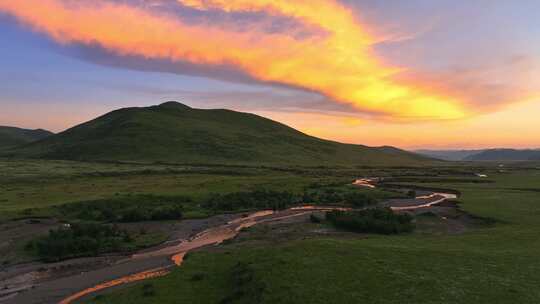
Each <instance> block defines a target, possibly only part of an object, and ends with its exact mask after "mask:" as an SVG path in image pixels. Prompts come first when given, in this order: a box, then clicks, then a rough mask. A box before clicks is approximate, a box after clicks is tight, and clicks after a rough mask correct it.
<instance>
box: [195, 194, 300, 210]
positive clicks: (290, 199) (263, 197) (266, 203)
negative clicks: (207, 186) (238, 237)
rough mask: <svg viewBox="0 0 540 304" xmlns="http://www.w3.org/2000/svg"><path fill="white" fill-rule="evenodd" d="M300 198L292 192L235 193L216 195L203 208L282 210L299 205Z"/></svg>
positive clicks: (204, 203)
mask: <svg viewBox="0 0 540 304" xmlns="http://www.w3.org/2000/svg"><path fill="white" fill-rule="evenodd" d="M300 201H301V199H300V197H298V196H296V195H294V194H292V193H290V192H286V191H284V192H278V191H267V190H256V191H251V192H233V193H229V194H225V195H220V194H216V195H213V196H211V197H210V198H208V199H207V200H206V201H205V202H203V204H202V207H203V208H206V209H211V210H216V211H237V210H247V209H273V210H282V209H285V208H287V207H289V206H291V205H294V204H298V203H299V202H300Z"/></svg>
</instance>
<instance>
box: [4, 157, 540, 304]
mask: <svg viewBox="0 0 540 304" xmlns="http://www.w3.org/2000/svg"><path fill="white" fill-rule="evenodd" d="M8 165H9V164H4V166H8ZM35 166H38V167H41V168H43V166H48V167H50V166H53V167H54V166H56V167H57V168H61V170H59V172H63V173H59V174H58V175H57V176H54V178H49V179H46V178H44V177H43V175H40V174H36V173H35V172H37V171H36V170H29V171H31V172H34V174H36V175H35V176H31V175H30V174H28V173H26V174H24V173H23V172H21V171H20V170H21V169H20V168H19V169H15V168H12V169H11V170H13V171H12V172H11V173H10V174H9V175H8V174H5V175H3V176H0V178H2V179H3V180H4V181H7V183H4V184H3V185H4V186H3V187H5V188H6V189H10V191H7V192H5V191H4V192H2V194H0V201H3V203H0V208H3V210H5V211H7V212H4V213H3V215H4V216H5V220H4V223H3V224H2V225H3V227H7V226H6V225H15V227H18V228H13V229H19V230H17V231H19V232H18V233H20V234H21V235H24V233H27V232H25V231H26V230H25V229H26V228H24V227H25V226H24V225H22V226H21V225H17V223H19V222H21V221H23V223H27V222H24V221H28V219H25V220H18V221H13V220H12V219H14V218H21V217H23V218H24V217H27V214H26V215H25V213H28V212H31V213H32V214H34V215H36V216H37V215H39V216H46V217H47V218H49V217H52V218H58V217H57V213H56V212H57V211H55V210H56V209H55V208H54V207H51V206H54V205H57V204H66V203H70V202H77V201H81V200H85V199H89V198H95V197H96V196H104V197H106V196H108V195H112V196H114V195H115V193H116V192H123V191H130V190H126V189H127V188H126V187H129V188H130V189H131V187H133V188H135V189H137V191H141V192H145V193H147V192H151V193H152V192H153V193H168V194H175V195H176V194H186V193H187V194H189V195H192V196H194V197H197V196H199V197H204V196H205V195H206V194H208V193H209V192H214V191H215V192H232V191H238V190H241V189H242V188H245V187H251V188H257V187H265V188H271V189H289V190H291V191H301V189H304V188H305V187H307V186H308V185H309V184H312V183H314V182H319V183H321V182H322V183H331V182H338V183H340V182H343V181H347V180H351V179H353V178H355V177H358V176H385V177H387V178H388V180H389V183H390V181H391V184H393V185H396V184H400V185H407V186H409V187H411V186H421V187H431V188H442V189H455V190H458V191H459V192H460V193H461V196H460V198H459V209H456V208H454V206H452V205H451V204H450V205H448V204H446V205H445V204H443V205H442V206H441V205H439V206H435V207H432V208H431V209H430V210H429V211H427V212H422V213H423V214H422V215H417V216H416V221H417V223H416V224H417V231H416V232H414V233H411V234H405V235H398V236H383V235H374V234H356V233H351V232H344V231H340V230H336V229H335V228H333V227H331V226H330V225H329V224H328V223H325V222H324V221H323V222H321V223H314V222H312V221H310V219H309V215H305V216H303V217H296V218H294V220H293V219H291V220H287V221H281V222H271V223H266V224H261V225H258V226H254V227H251V228H249V229H247V230H243V231H242V232H241V233H240V234H239V235H238V236H237V237H236V238H235V239H234V240H232V241H227V242H225V243H224V244H222V245H220V246H217V247H216V246H212V247H205V248H202V249H200V250H197V251H196V252H192V253H190V254H189V255H188V257H187V258H186V260H185V261H184V263H183V265H182V267H179V268H175V269H173V271H172V273H170V274H169V275H167V276H164V277H161V278H156V279H151V280H147V281H142V282H140V283H136V284H134V285H133V286H124V287H123V288H119V289H111V290H107V291H106V292H105V293H103V294H99V295H97V296H96V295H92V296H91V297H88V298H86V299H85V301H86V302H89V303H120V304H121V303H130V304H134V303H350V302H364V303H538V302H540V291H538V289H537V288H536V287H537V286H538V285H539V284H540V275H538V273H540V262H539V261H538V259H537V256H538V255H539V254H540V238H538V233H540V224H539V223H540V222H539V221H538V220H537V216H538V214H540V205H539V202H540V189H539V188H538V187H539V185H540V170H537V169H534V168H531V169H528V168H524V167H523V166H521V167H515V168H507V169H505V170H501V169H500V168H498V167H490V166H481V167H474V168H472V167H465V166H462V167H452V168H429V169H426V168H357V169H343V168H340V169H320V168H319V169H311V170H305V171H285V172H283V171H278V170H274V169H261V168H258V169H252V168H240V169H230V168H229V169H227V170H232V171H235V174H234V175H231V174H225V173H226V172H225V171H223V172H221V173H216V172H206V173H203V174H201V172H200V170H201V169H200V168H197V170H199V171H197V172H196V173H192V172H189V173H187V172H185V171H181V170H180V169H179V168H176V167H175V168H170V167H163V166H161V167H160V166H157V167H153V166H152V167H151V168H145V169H144V170H147V171H145V173H141V170H140V167H133V166H127V165H126V166H124V165H114V166H113V165H104V164H101V165H90V164H80V163H56V164H51V163H47V164H37V163H36V164H35ZM88 166H90V167H92V169H91V170H89V169H88ZM81 167H84V169H81ZM134 168H138V169H134ZM188 169H189V170H194V169H193V168H188ZM17 170H19V171H17ZM174 170H177V171H174ZM182 170H185V168H182ZM204 170H207V169H204ZM212 170H216V168H213V169H212ZM220 170H224V169H223V168H221V169H220ZM44 171H47V170H44ZM89 171H90V172H93V173H92V174H89ZM126 171H127V172H128V173H122V174H123V176H122V177H121V178H116V179H115V178H111V177H110V176H107V175H118V174H119V173H118V172H126ZM180 171H181V172H180ZM478 171H482V172H483V173H486V174H487V175H488V176H489V177H488V178H487V179H482V178H475V177H474V173H475V172H478ZM15 172H19V174H20V175H17V174H15ZM57 172H58V171H57ZM96 172H97V173H96ZM149 172H150V173H149ZM98 173H99V174H98ZM239 173H240V174H239ZM73 176H77V177H76V178H73ZM67 180H72V182H70V183H67V182H66V181H67ZM116 180H122V181H124V183H119V182H117V181H116ZM150 180H151V181H152V183H153V185H154V186H153V187H152V186H147V187H148V188H145V185H146V183H148V182H149V181H150ZM32 181H33V182H34V184H32ZM86 184H90V185H91V184H94V185H99V186H94V189H96V191H94V192H93V191H90V190H84V189H85V187H84V186H83V185H86ZM121 184H122V185H121ZM77 185H79V186H77ZM139 185H140V186H139ZM202 185H204V186H202ZM62 187H65V188H69V189H71V188H72V187H74V188H78V189H79V191H74V190H73V189H71V190H70V191H68V192H66V193H61V191H58V194H57V195H52V196H47V192H48V191H51V190H53V189H57V188H59V189H61V188H62ZM420 189H421V188H417V191H421V190H420ZM363 191H364V190H363ZM365 191H368V190H367V189H366V190H365ZM372 191H380V190H372ZM53 193H54V190H53ZM21 194H24V195H21ZM377 195H378V196H379V197H386V198H385V199H387V198H389V196H391V195H392V194H385V193H380V192H378V193H377ZM28 196H30V197H33V198H40V197H42V198H44V199H38V200H35V199H34V200H28V199H25V197H28ZM18 206H19V207H18ZM22 206H24V208H23V207H22ZM28 208H32V211H28V210H27V209H28ZM205 212H207V211H205V210H198V209H195V208H194V209H193V211H192V214H193V216H195V215H197V214H198V215H199V216H204V217H206V216H207V215H205V214H204V213H205ZM234 216H235V215H228V216H226V217H223V216H218V217H211V219H214V220H206V219H201V220H196V219H194V220H182V221H180V222H175V221H172V222H171V221H168V222H163V223H161V224H153V223H145V224H144V225H147V229H148V231H150V232H151V233H156V234H155V236H156V237H157V236H158V234H159V233H160V232H161V233H162V234H163V235H165V236H166V238H168V239H171V238H172V237H173V236H174V237H182V235H186V236H187V235H191V234H193V233H195V232H196V231H198V229H204V228H205V227H208V226H207V225H214V224H216V223H219V221H222V222H223V221H228V220H230V219H231V218H233V217H234ZM237 216H238V215H237ZM321 217H322V214H321ZM212 221H215V222H212ZM189 223H198V224H192V225H191V226H190V225H189ZM26 225H35V226H36V227H39V229H38V230H41V231H42V230H45V229H48V227H49V225H51V226H54V225H57V222H55V220H54V219H46V220H44V219H41V220H40V221H39V223H37V222H35V223H33V224H28V223H27V224H26ZM130 225H134V226H135V227H136V228H133V229H135V230H136V229H139V228H140V226H139V225H142V224H130ZM163 225H167V226H169V227H175V228H171V229H167V230H161V231H160V229H158V228H157V227H160V226H163ZM174 231H176V232H174ZM0 236H1V233H0ZM10 241H11V242H12V240H3V244H8V243H10ZM149 245H152V244H149ZM7 247H9V248H11V249H10V250H16V251H6V252H11V253H10V254H11V256H13V257H15V256H17V255H16V254H14V252H19V253H20V252H22V251H21V249H20V247H17V246H7V245H6V246H4V250H7V249H5V248H7ZM13 248H15V249H13ZM16 248H19V249H16ZM0 249H2V248H0ZM17 250H18V251H17ZM122 258H123V257H122V256H115V255H114V254H113V255H110V256H109V257H107V258H103V257H102V258H80V259H78V260H68V261H67V262H60V264H59V265H61V263H65V264H69V263H71V264H74V263H75V262H74V261H87V260H91V261H94V262H96V261H101V262H100V263H103V264H104V265H106V264H107V263H109V264H115V265H117V266H115V267H118V268H122V269H124V270H123V271H124V272H125V273H133V272H135V271H136V270H137V269H135V268H133V267H131V266H130V265H129V264H127V263H118V264H116V262H117V261H118V260H121V259H122ZM34 259H35V258H33V257H32V256H27V257H25V258H24V259H22V260H19V261H16V260H11V259H10V260H6V261H4V267H3V268H4V271H3V272H1V273H0V275H4V277H5V276H6V273H8V272H9V271H13V270H14V269H17V267H19V268H21V267H31V265H39V266H37V267H50V266H51V264H45V266H43V265H42V264H41V263H38V262H32V263H33V264H29V263H28V262H29V261H32V260H34ZM164 261H165V260H164V259H156V260H154V261H153V262H150V261H149V263H155V266H156V267H157V266H160V265H163V263H164ZM21 263H22V264H21ZM81 263H82V262H81ZM17 264H18V265H17ZM88 267H90V268H89V269H85V268H84V267H83V268H82V269H85V270H84V271H87V270H91V269H92V266H88ZM94 267H97V266H94ZM148 267H154V265H144V267H143V265H141V268H140V269H148ZM59 268H61V267H59ZM97 268H99V267H97ZM80 269H81V268H76V267H75V269H73V270H69V268H64V271H65V272H66V273H69V271H77V270H80ZM103 269H104V271H105V269H110V268H103ZM121 273H122V272H121V271H120V270H119V271H117V272H116V273H114V276H113V275H112V273H111V274H110V275H109V276H108V277H110V278H112V277H117V276H118V275H119V274H121ZM81 277H84V274H81ZM0 278H1V277H0ZM104 278H107V276H104ZM103 281H105V280H103ZM61 284H65V286H66V287H67V288H68V289H69V290H71V291H69V292H67V294H69V293H72V291H77V289H79V290H80V289H81V288H79V287H77V286H75V285H77V283H76V282H69V281H66V282H63V283H62V282H61ZM83 285H84V284H81V286H80V287H83ZM86 285H88V284H86ZM86 285H85V286H86ZM45 286H46V285H43V287H45ZM39 290H40V287H39V286H38V287H36V288H35V291H36V292H38V291H39ZM32 294H33V291H32V290H30V291H27V292H25V293H21V296H24V297H25V299H31V298H32V297H31V295H32ZM27 296H28V298H27ZM15 299H16V298H13V299H12V300H8V301H13V300H15ZM19 299H22V298H19ZM52 302H54V301H52ZM0 303H1V302H0ZM18 303H21V302H18ZM25 303H31V302H30V300H29V301H28V302H25Z"/></svg>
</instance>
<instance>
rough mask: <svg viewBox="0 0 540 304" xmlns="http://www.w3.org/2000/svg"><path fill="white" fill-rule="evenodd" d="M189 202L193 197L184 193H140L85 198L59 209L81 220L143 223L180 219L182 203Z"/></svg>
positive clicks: (65, 214) (66, 214)
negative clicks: (174, 194) (86, 199)
mask: <svg viewBox="0 0 540 304" xmlns="http://www.w3.org/2000/svg"><path fill="white" fill-rule="evenodd" d="M190 201H191V199H190V198H188V197H183V196H176V197H164V196H155V195H140V196H125V197H120V198H113V199H101V200H93V201H84V202H78V203H72V204H66V205H62V206H60V207H58V208H59V209H60V212H61V213H62V214H63V215H64V216H67V217H74V218H77V219H80V220H86V221H99V222H102V221H106V222H141V221H158V220H177V219H180V218H182V210H183V203H186V202H190Z"/></svg>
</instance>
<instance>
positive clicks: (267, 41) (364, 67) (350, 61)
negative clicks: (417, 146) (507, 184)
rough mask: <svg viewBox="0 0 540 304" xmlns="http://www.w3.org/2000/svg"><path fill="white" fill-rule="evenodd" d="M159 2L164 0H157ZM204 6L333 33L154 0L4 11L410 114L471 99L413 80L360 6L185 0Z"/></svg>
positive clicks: (52, 1) (440, 115) (59, 3)
mask: <svg viewBox="0 0 540 304" xmlns="http://www.w3.org/2000/svg"><path fill="white" fill-rule="evenodd" d="M155 2H159V1H154V3H155ZM178 2H179V3H180V4H182V5H184V6H189V7H192V8H194V9H198V10H202V11H204V10H208V9H213V10H221V11H224V12H247V13H249V12H255V11H256V12H259V11H260V12H264V13H267V14H269V15H270V16H272V15H276V16H284V17H289V18H293V19H295V20H298V21H299V22H301V23H303V24H305V25H306V26H315V27H318V28H321V29H322V30H324V32H325V35H314V36H309V37H307V38H301V39H299V38H297V37H293V36H291V35H290V34H287V33H283V32H276V33H267V32H263V31H261V30H259V29H258V28H257V27H254V28H253V29H248V30H242V31H239V30H235V29H232V28H231V27H230V26H227V24H208V23H206V24H193V23H190V22H187V21H185V20H183V19H182V18H181V17H179V16H175V15H171V14H165V13H158V11H156V10H153V9H151V8H149V7H145V6H136V5H129V4H126V2H124V3H117V2H109V1H105V0H96V1H70V0H26V1H13V0H0V11H3V12H5V13H8V14H11V15H13V16H15V17H17V18H18V19H19V20H21V21H22V22H24V23H26V24H28V25H30V26H32V27H33V28H34V29H36V30H38V31H40V32H43V33H46V34H47V35H49V36H50V37H52V38H53V39H54V40H56V41H58V42H59V43H63V44H85V45H99V46H100V47H102V48H104V49H106V50H108V51H109V52H112V53H114V54H117V55H121V56H123V55H130V56H139V57H142V58H150V59H165V60H170V61H172V62H189V63H193V64H204V65H216V66H219V65H228V66H234V67H235V68H236V69H239V70H241V71H243V72H244V73H246V74H248V75H250V76H251V77H253V78H254V79H256V80H259V81H263V82H271V83H279V84H284V85H288V86H293V87H298V88H302V89H306V90H310V91H315V92H318V93H320V94H323V95H325V96H328V97H329V98H331V99H333V100H335V101H338V102H341V103H346V104H350V105H353V106H354V107H356V108H357V109H360V110H363V111H369V112H375V113H381V114H383V115H387V116H391V117H399V118H406V119H457V118H462V117H466V116H468V115H469V114H470V113H469V111H468V110H467V109H465V107H464V101H463V100H462V99H460V98H458V97H455V96H451V95H450V94H448V93H443V92H437V91H434V90H433V89H430V88H429V87H428V86H424V85H421V84H419V83H414V81H411V80H397V79H396V77H394V76H395V75H396V73H398V72H399V71H400V69H398V68H395V67H391V66H387V65H385V64H384V63H383V62H382V61H381V60H380V59H379V58H377V56H375V55H374V53H373V52H372V46H373V44H375V43H376V42H378V41H379V40H380V39H379V40H378V39H376V38H374V37H371V36H370V34H369V31H368V29H367V28H366V27H365V26H364V25H362V24H360V23H359V22H358V21H357V20H356V19H355V17H354V16H353V14H352V13H351V11H350V10H349V9H348V8H346V7H345V6H343V5H342V4H339V3H338V2H337V1H334V0H301V1H290V0H272V1H271V0H249V1H248V0H207V1H203V0H178Z"/></svg>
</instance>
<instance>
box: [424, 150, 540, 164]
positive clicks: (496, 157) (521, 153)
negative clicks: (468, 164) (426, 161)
mask: <svg viewBox="0 0 540 304" xmlns="http://www.w3.org/2000/svg"><path fill="white" fill-rule="evenodd" d="M415 152H416V153H418V154H421V155H425V156H428V157H433V158H437V159H442V160H452V161H536V160H540V149H525V150H518V149H484V150H417V151H415Z"/></svg>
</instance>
